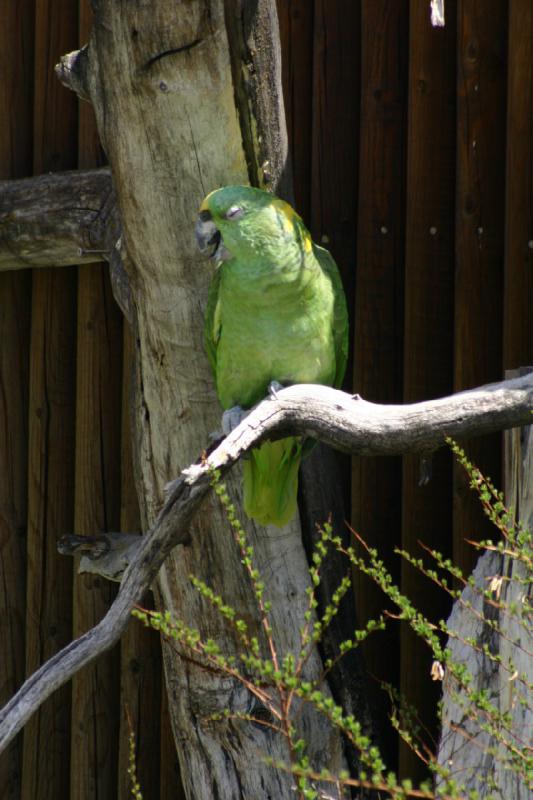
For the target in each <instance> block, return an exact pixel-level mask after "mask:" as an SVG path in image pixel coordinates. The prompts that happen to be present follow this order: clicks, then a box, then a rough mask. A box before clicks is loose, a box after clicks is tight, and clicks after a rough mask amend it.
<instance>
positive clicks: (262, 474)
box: [244, 436, 302, 528]
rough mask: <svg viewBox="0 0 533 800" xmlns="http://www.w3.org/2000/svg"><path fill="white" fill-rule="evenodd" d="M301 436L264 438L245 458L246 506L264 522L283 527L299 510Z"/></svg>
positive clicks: (251, 515)
mask: <svg viewBox="0 0 533 800" xmlns="http://www.w3.org/2000/svg"><path fill="white" fill-rule="evenodd" d="M301 457H302V440H301V439H300V438H295V437H294V436H291V437H289V438H287V439H280V440H279V441H277V442H264V444H262V445H261V447H258V448H256V449H254V450H252V451H251V452H250V453H249V458H248V459H247V460H246V461H244V510H245V511H246V513H247V514H248V516H249V517H252V518H253V519H255V520H257V522H259V523H260V524H261V525H270V524H272V525H277V526H278V527H280V528H281V527H283V525H286V524H287V522H288V521H289V520H290V519H291V518H292V517H293V516H294V513H295V511H296V494H297V491H298V469H299V467H300V461H301Z"/></svg>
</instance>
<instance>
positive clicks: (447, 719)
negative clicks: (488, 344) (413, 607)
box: [438, 368, 533, 800]
mask: <svg viewBox="0 0 533 800" xmlns="http://www.w3.org/2000/svg"><path fill="white" fill-rule="evenodd" d="M528 373H529V377H531V376H532V375H533V370H532V369H531V368H528V369H522V370H510V371H509V372H508V373H507V375H515V376H518V375H524V374H526V375H527V374H528ZM532 487H533V425H531V426H527V427H524V428H514V429H513V430H510V431H508V432H507V433H506V435H505V496H506V503H507V505H508V506H509V507H511V508H513V509H514V510H515V513H516V518H517V519H518V520H520V522H521V524H522V526H523V527H524V528H525V529H527V530H530V531H531V530H533V491H532ZM494 538H496V536H495V537H494ZM531 578H532V576H531V567H530V566H529V567H528V566H527V565H526V564H525V563H524V562H523V561H520V560H518V559H516V558H511V557H509V556H506V555H503V554H500V553H496V552H493V551H487V552H485V553H484V554H483V555H482V556H481V557H480V559H479V561H478V564H477V566H476V569H475V570H474V580H475V586H476V587H477V591H476V590H474V589H473V588H472V587H470V586H468V587H466V588H465V590H464V591H463V593H462V597H461V603H459V602H457V603H456V604H455V605H454V608H453V611H452V615H451V617H450V619H449V621H448V625H449V627H450V628H451V629H452V630H453V631H454V632H455V633H456V634H457V635H458V638H455V637H454V638H452V639H450V641H449V643H448V646H449V648H450V650H451V652H452V658H453V659H454V661H455V662H456V663H459V664H464V665H465V666H466V668H467V669H468V671H469V672H470V674H471V675H472V676H473V680H472V682H471V684H470V686H469V690H470V691H472V692H475V691H481V690H484V691H485V692H486V693H487V695H488V699H489V701H490V702H491V703H492V704H493V705H494V706H495V707H496V708H497V709H498V711H499V712H500V713H501V714H509V717H510V721H509V722H508V725H507V727H508V729H503V730H501V739H497V738H496V737H494V736H493V735H492V734H490V733H489V732H487V731H486V730H483V728H482V724H483V723H484V722H485V719H484V718H483V714H479V716H477V717H476V715H475V714H473V713H472V711H470V713H468V712H469V709H474V711H475V710H476V709H475V706H473V705H472V704H471V703H470V702H469V701H468V700H467V698H466V695H465V692H464V690H463V689H461V688H458V687H457V685H456V684H455V682H454V680H453V678H451V677H447V676H446V675H445V678H444V684H443V712H442V736H441V742H440V746H439V755H438V758H439V763H440V764H442V765H443V766H446V767H448V768H449V769H450V772H451V776H452V777H453V778H454V779H456V780H457V782H458V783H459V784H460V785H461V786H464V787H465V789H466V790H469V791H472V790H476V791H477V792H479V797H480V798H485V797H491V798H496V799H498V798H501V800H508V798H511V797H512V798H513V800H527V799H528V798H530V797H531V794H530V792H531V784H529V785H528V782H527V781H526V779H525V778H524V776H523V774H522V775H520V774H519V773H517V771H516V770H513V769H512V768H511V767H510V762H511V761H512V755H513V754H512V752H511V748H512V747H515V748H517V749H520V748H523V747H524V745H525V746H530V744H531V733H532V731H533V710H532V697H531V685H532V684H533V660H532V653H533V631H532V629H531V618H530V617H528V616H527V615H526V614H523V615H522V617H521V618H519V617H517V616H516V615H511V614H509V613H506V612H505V611H504V610H498V609H495V608H493V607H492V608H491V606H490V605H489V604H488V603H486V602H485V601H484V600H483V597H482V596H481V595H480V594H479V590H480V589H484V590H487V589H489V588H490V587H493V592H494V599H495V600H496V601H498V602H499V603H500V604H501V606H502V607H503V608H505V607H509V606H510V605H515V606H516V608H517V609H518V612H519V613H520V610H521V609H523V608H524V600H525V599H526V598H527V599H528V602H529V604H531V596H532V583H531ZM467 604H471V609H472V610H471V609H470V608H468V607H467ZM483 617H487V618H490V619H491V620H493V621H495V622H496V623H498V626H499V628H500V630H501V632H502V633H501V634H498V633H497V632H495V631H494V630H492V629H491V628H489V626H488V625H487V624H486V623H485V622H484V621H483ZM468 640H474V641H475V642H476V643H477V644H478V645H479V647H482V646H483V645H484V644H486V645H488V648H489V652H490V654H491V656H492V658H490V657H489V656H488V655H487V654H485V653H483V652H480V651H479V650H478V649H476V648H473V647H472V646H471V645H470V644H468ZM494 658H498V659H500V661H499V662H496V661H494ZM502 740H506V741H507V742H508V743H509V746H507V745H505V744H504V743H502Z"/></svg>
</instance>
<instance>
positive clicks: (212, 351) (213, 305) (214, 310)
mask: <svg viewBox="0 0 533 800" xmlns="http://www.w3.org/2000/svg"><path fill="white" fill-rule="evenodd" d="M220 275H221V272H220V267H219V268H217V270H216V272H215V274H214V275H213V277H212V278H211V283H210V285H209V292H208V295H207V308H206V311H205V322H204V346H205V350H206V353H207V358H208V359H209V363H210V364H211V369H212V370H213V372H214V374H215V375H216V370H217V347H218V340H219V339H220V303H219V290H220Z"/></svg>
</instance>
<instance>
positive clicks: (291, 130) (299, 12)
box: [277, 0, 314, 225]
mask: <svg viewBox="0 0 533 800" xmlns="http://www.w3.org/2000/svg"><path fill="white" fill-rule="evenodd" d="M277 7H278V18H279V27H280V40H281V53H282V57H281V61H282V72H283V98H284V102H285V118H286V120H287V134H288V137H289V151H290V155H291V162H292V174H293V184H294V199H295V206H296V208H297V210H298V213H299V214H300V215H301V216H302V218H303V219H304V220H305V222H306V224H307V225H309V224H310V217H311V213H310V208H311V149H312V108H313V106H312V96H313V22H314V4H313V3H312V2H309V0H278V2H277Z"/></svg>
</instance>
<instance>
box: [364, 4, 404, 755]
mask: <svg viewBox="0 0 533 800" xmlns="http://www.w3.org/2000/svg"><path fill="white" fill-rule="evenodd" d="M408 11H409V4H408V2H404V0H401V2H396V3H392V4H391V3H389V2H387V0H378V1H376V0H363V1H362V4H361V120H360V151H359V160H360V163H359V209H358V217H357V281H356V291H355V339H354V389H355V391H356V392H358V393H360V394H361V395H362V396H363V397H364V398H365V399H367V400H373V401H375V402H380V403H398V402H401V399H402V360H403V353H402V344H403V274H404V241H405V230H404V216H405V139H406V113H405V106H406V104H405V97H406V84H407V53H408V21H409V17H408ZM401 468H402V467H401V460H400V459H399V458H390V459H364V458H354V459H353V467H352V506H353V508H352V524H353V526H354V528H355V529H356V530H357V531H359V532H360V533H361V535H362V536H363V538H364V539H365V540H366V541H367V542H368V543H369V544H370V546H372V547H376V548H377V549H378V550H379V552H380V554H381V557H382V558H383V559H384V561H385V563H386V564H387V567H388V568H389V569H390V570H391V572H392V573H393V575H394V576H395V578H396V579H398V578H399V564H398V559H397V558H396V557H395V556H394V555H393V553H392V550H393V546H394V543H398V542H399V541H400V536H401V527H400V525H401V514H400V500H401ZM356 600H357V611H358V614H359V617H360V621H361V622H364V621H366V620H367V619H370V618H376V617H378V616H379V615H380V613H381V611H382V609H383V594H382V593H381V592H380V590H379V589H378V588H377V587H376V586H375V584H373V583H372V581H370V580H369V579H368V578H366V579H365V577H364V576H363V575H357V576H356ZM365 645H366V647H365V650H364V655H365V661H366V664H367V667H368V671H369V673H370V674H371V675H372V676H375V678H376V679H379V680H384V681H387V682H390V683H393V684H395V685H396V684H397V682H398V677H399V631H398V628H397V627H390V628H389V629H388V630H387V631H386V632H385V633H383V634H380V635H379V636H375V637H370V639H369V640H368V642H366V643H365ZM384 648H385V649H386V650H387V652H388V653H390V654H391V657H390V658H387V659H384V658H383V649H384ZM394 653H396V654H397V658H394V656H393V654H394ZM368 688H369V691H370V692H371V700H370V705H371V707H372V709H373V711H374V713H375V715H376V716H377V717H378V720H379V727H380V728H381V729H382V731H383V734H382V735H383V736H384V740H383V745H384V746H385V747H386V750H387V755H388V757H389V760H391V759H393V758H394V755H393V747H394V743H393V739H392V737H390V736H387V733H388V731H389V726H388V722H387V711H388V702H387V698H386V695H385V693H384V692H383V691H382V689H381V688H380V686H379V684H378V682H377V680H372V681H371V682H369V687H368Z"/></svg>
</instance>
